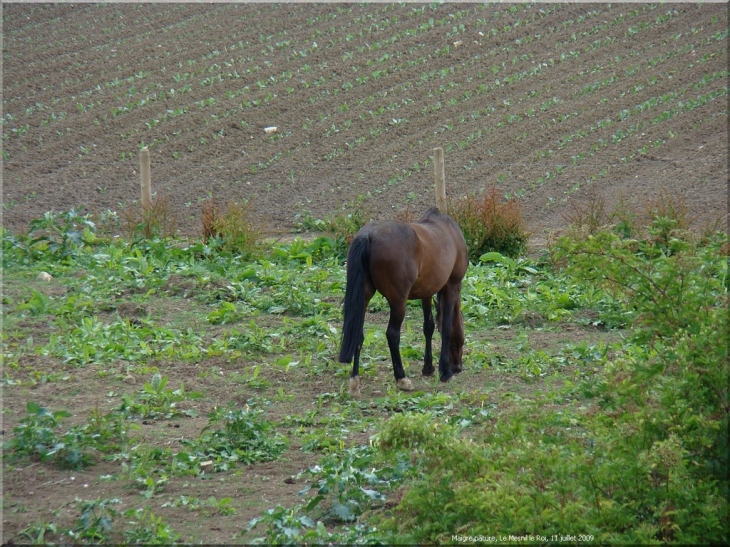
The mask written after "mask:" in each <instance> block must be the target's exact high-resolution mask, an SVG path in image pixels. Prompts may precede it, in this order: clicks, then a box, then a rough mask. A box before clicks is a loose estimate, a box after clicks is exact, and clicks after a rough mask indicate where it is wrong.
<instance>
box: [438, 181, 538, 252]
mask: <svg viewBox="0 0 730 547" xmlns="http://www.w3.org/2000/svg"><path fill="white" fill-rule="evenodd" d="M449 213H450V214H451V216H452V217H453V218H454V220H456V222H457V223H458V224H459V226H460V227H461V231H462V233H463V234H464V239H465V240H466V245H467V247H468V248H469V259H470V260H471V261H473V262H476V261H477V260H478V259H479V257H480V256H482V255H483V254H484V253H487V252H490V251H496V252H499V253H502V254H504V255H507V256H511V257H516V256H518V255H519V254H520V253H522V252H523V251H524V250H525V247H526V246H527V239H528V237H529V234H528V232H527V231H526V229H525V226H524V221H523V220H522V212H521V209H520V203H519V201H518V200H517V199H508V200H504V199H502V198H501V197H500V196H499V194H498V193H497V189H496V188H492V189H491V190H489V191H488V192H485V193H484V194H482V195H481V196H471V197H467V198H462V199H460V200H458V201H456V202H452V203H450V204H449Z"/></svg>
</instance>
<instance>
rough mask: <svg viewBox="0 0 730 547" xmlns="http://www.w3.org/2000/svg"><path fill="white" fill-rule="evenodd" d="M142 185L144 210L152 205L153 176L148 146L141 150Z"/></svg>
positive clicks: (140, 170)
mask: <svg viewBox="0 0 730 547" xmlns="http://www.w3.org/2000/svg"><path fill="white" fill-rule="evenodd" d="M139 173H140V181H139V182H140V187H141V189H142V210H143V211H149V210H150V208H151V207H152V178H151V176H150V150H149V148H147V147H146V146H145V147H144V148H142V150H140V151H139Z"/></svg>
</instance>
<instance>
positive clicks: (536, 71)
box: [327, 26, 612, 184]
mask: <svg viewBox="0 0 730 547" xmlns="http://www.w3.org/2000/svg"><path fill="white" fill-rule="evenodd" d="M603 27H604V26H598V27H597V31H598V30H602V29H603ZM610 42H612V40H610V39H609V40H604V41H603V42H601V41H600V40H599V41H597V42H595V43H594V44H593V45H592V46H590V47H589V49H595V48H596V47H597V46H598V44H601V43H603V44H605V43H610ZM523 57H524V56H523ZM566 58H567V57H566ZM517 59H518V58H517V57H515V59H513V64H514V63H515V62H516V61H517ZM522 60H526V59H522ZM503 65H504V63H503ZM545 66H547V65H545ZM541 68H542V67H533V68H532V69H531V70H529V71H525V72H523V73H517V74H515V75H514V76H507V77H505V78H504V79H503V80H502V82H500V81H499V80H498V81H497V82H496V84H497V85H499V84H501V83H503V82H504V83H507V84H509V83H512V82H513V81H518V80H520V79H522V78H523V77H524V76H534V75H536V74H539V72H540V69H541ZM495 70H499V68H498V67H493V72H494V71H495ZM449 72H453V70H446V72H445V73H444V72H443V71H442V73H441V77H443V76H444V75H445V74H448V73H449ZM435 74H436V71H435V70H432V71H431V75H432V76H433V75H435ZM421 80H428V78H426V77H425V75H422V78H421ZM421 83H422V82H418V84H417V85H420V84H421ZM406 85H408V87H410V85H409V84H406ZM401 87H403V85H402V86H401ZM453 87H458V85H457V84H454V83H453V82H452V84H451V85H449V86H443V85H442V86H441V91H442V92H443V91H444V90H446V89H448V88H453ZM493 87H494V86H487V85H485V84H482V85H481V86H480V87H479V88H478V92H487V91H490V90H491V89H492V88H493ZM430 94H432V92H431V93H430ZM471 96H472V94H471V93H470V92H468V91H467V92H465V93H464V96H463V97H460V98H452V99H450V100H449V101H448V105H453V104H457V103H458V102H459V101H465V100H468V99H470V98H471ZM408 103H409V101H403V102H402V104H408ZM398 106H400V105H395V104H391V105H389V106H388V107H387V109H388V110H389V111H392V110H394V109H395V108H397V107H398ZM441 106H442V105H441V103H440V101H439V102H437V103H435V104H434V105H432V106H431V108H432V109H436V110H437V109H440V108H441ZM346 108H347V103H345V104H344V107H341V108H340V110H341V111H342V110H344V109H346ZM428 108H429V107H428V106H427V107H424V110H427V109H428ZM383 111H385V108H381V109H379V110H378V111H377V112H383ZM371 113H372V112H371ZM533 113H534V111H533ZM528 114H529V113H528ZM394 122H396V123H394V124H395V125H397V124H398V123H404V122H407V120H403V119H401V118H394ZM386 130H387V128H386ZM373 131H374V132H375V133H376V134H378V133H380V131H381V130H380V128H376V129H374V130H373ZM373 131H371V133H372V132H373ZM372 136H376V135H372ZM475 137H476V135H475V134H472V135H470V137H469V139H468V140H467V142H469V141H470V140H474V138H475ZM365 140H366V138H365V137H359V138H358V139H356V140H355V143H354V145H359V144H362V143H363V142H365ZM467 142H460V143H459V147H461V148H463V147H464V146H465V145H466V144H467ZM354 145H353V144H350V143H346V144H345V146H346V147H347V148H348V149H350V148H352V147H353V146H354ZM343 151H344V149H335V150H334V151H332V152H331V153H329V154H328V156H327V157H328V158H332V157H336V156H337V155H339V154H341V153H342V152H343ZM391 184H392V182H391Z"/></svg>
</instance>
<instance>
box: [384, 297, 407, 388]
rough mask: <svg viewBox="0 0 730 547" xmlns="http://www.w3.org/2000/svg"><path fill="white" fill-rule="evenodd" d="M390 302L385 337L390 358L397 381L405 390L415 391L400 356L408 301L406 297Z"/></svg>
mask: <svg viewBox="0 0 730 547" xmlns="http://www.w3.org/2000/svg"><path fill="white" fill-rule="evenodd" d="M389 304H390V320H389V321H388V328H387V329H386V331H385V337H386V338H387V339H388V349H390V358H391V359H392V360H393V374H395V383H396V385H397V386H398V387H399V388H400V389H402V390H403V391H413V384H412V383H411V381H410V380H409V379H408V378H406V371H405V370H404V369H403V361H402V360H401V356H400V329H401V325H403V319H404V318H405V316H406V301H405V298H404V299H403V300H402V301H400V300H399V301H397V302H389Z"/></svg>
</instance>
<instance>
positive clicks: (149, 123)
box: [120, 92, 334, 169]
mask: <svg viewBox="0 0 730 547" xmlns="http://www.w3.org/2000/svg"><path fill="white" fill-rule="evenodd" d="M161 93H162V94H163V95H164V92H161ZM211 99H212V98H211ZM211 99H209V100H206V101H203V102H202V103H200V104H201V105H202V104H212V103H213V100H211ZM145 100H146V99H142V100H141V101H142V102H141V103H140V104H144V101H145ZM124 108H127V107H120V109H124ZM181 113H184V110H183V109H177V110H176V111H173V112H172V114H173V117H174V115H175V114H178V115H179V114H181ZM157 123H159V120H158V119H154V123H152V122H148V123H147V126H148V128H151V127H154V125H157ZM156 142H157V141H156V140H155V141H153V143H152V144H155V143H156ZM145 144H147V143H145ZM126 157H127V155H126V154H125V153H122V155H121V156H120V158H121V159H125V158H126ZM333 157H334V155H333ZM269 163H271V162H269ZM254 169H256V168H254Z"/></svg>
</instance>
